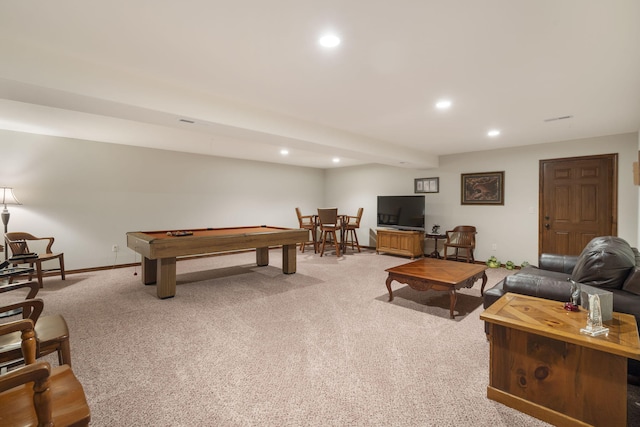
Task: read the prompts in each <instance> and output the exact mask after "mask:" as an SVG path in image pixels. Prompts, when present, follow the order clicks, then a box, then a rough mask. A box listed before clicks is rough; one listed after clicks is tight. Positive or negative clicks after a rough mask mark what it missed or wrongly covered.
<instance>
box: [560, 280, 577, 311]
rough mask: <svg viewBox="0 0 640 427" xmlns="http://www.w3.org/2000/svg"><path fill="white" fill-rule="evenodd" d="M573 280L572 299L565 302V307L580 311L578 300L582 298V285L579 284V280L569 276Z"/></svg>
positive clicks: (568, 309) (569, 309)
mask: <svg viewBox="0 0 640 427" xmlns="http://www.w3.org/2000/svg"><path fill="white" fill-rule="evenodd" d="M569 281H570V282H571V301H568V302H565V303H564V309H565V310H567V311H580V309H579V308H578V302H579V298H580V286H578V282H576V281H575V280H573V279H571V278H569Z"/></svg>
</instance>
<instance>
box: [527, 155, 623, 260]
mask: <svg viewBox="0 0 640 427" xmlns="http://www.w3.org/2000/svg"><path fill="white" fill-rule="evenodd" d="M617 169H618V155H617V154H605V155H601V156H589V157H573V158H566V159H552V160H541V161H540V219H539V221H540V226H539V233H540V239H539V253H555V254H562V255H578V254H580V252H581V251H582V249H583V248H584V247H585V246H586V244H587V243H589V241H590V240H591V239H593V238H594V237H597V236H615V235H616V234H617V232H618V230H617V216H618V215H617V205H618V203H617V198H618V197H617V194H618V189H617V188H618V181H617V176H618V173H617Z"/></svg>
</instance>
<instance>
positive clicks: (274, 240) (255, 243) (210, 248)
mask: <svg viewBox="0 0 640 427" xmlns="http://www.w3.org/2000/svg"><path fill="white" fill-rule="evenodd" d="M308 239H309V231H308V230H305V229H302V228H297V229H294V228H282V227H270V226H266V225H262V226H254V227H231V228H207V229H197V230H189V231H188V232H171V231H166V230H165V231H136V232H128V233H127V247H129V249H132V250H133V251H135V252H138V253H139V254H141V255H142V256H143V257H144V259H143V261H142V277H141V279H142V283H144V284H145V285H150V284H153V283H156V286H157V294H158V298H161V299H164V298H171V297H173V296H175V294H176V257H181V256H188V255H202V254H210V253H217V252H231V251H237V250H244V249H253V248H255V250H256V264H257V265H258V266H266V265H269V247H270V246H282V272H283V273H285V274H293V273H295V272H296V245H297V244H298V243H302V242H306V241H307V240H308Z"/></svg>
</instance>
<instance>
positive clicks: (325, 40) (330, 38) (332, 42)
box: [318, 34, 340, 47]
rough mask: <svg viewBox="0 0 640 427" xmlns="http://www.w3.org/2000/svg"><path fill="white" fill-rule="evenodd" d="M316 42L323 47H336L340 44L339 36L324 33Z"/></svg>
mask: <svg viewBox="0 0 640 427" xmlns="http://www.w3.org/2000/svg"><path fill="white" fill-rule="evenodd" d="M318 43H320V46H323V47H336V46H338V45H339V44H340V38H339V37H338V36H336V35H335V34H326V35H324V36H322V37H320V39H319V40H318Z"/></svg>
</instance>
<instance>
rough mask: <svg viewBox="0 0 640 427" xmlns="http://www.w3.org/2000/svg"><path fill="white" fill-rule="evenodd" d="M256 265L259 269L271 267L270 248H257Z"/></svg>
mask: <svg viewBox="0 0 640 427" xmlns="http://www.w3.org/2000/svg"><path fill="white" fill-rule="evenodd" d="M256 264H258V266H259V267H264V266H265V265H269V248H268V247H266V248H256Z"/></svg>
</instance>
